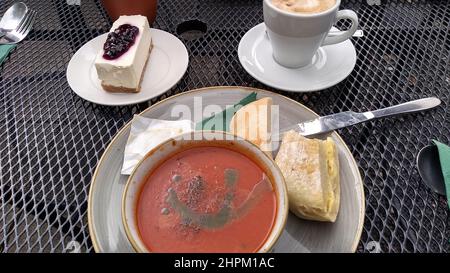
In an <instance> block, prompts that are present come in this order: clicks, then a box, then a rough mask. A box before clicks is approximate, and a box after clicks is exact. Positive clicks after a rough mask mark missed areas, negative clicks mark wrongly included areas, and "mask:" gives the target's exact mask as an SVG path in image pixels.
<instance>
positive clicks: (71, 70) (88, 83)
mask: <svg viewBox="0 0 450 273" xmlns="http://www.w3.org/2000/svg"><path fill="white" fill-rule="evenodd" d="M150 31H151V34H152V38H153V49H152V51H151V53H150V56H149V58H150V59H149V60H148V64H147V68H146V69H145V71H144V78H143V80H142V83H141V84H142V85H141V91H140V92H139V93H111V92H107V91H105V90H103V88H102V86H101V85H100V80H99V79H98V78H97V71H96V69H95V66H94V60H95V56H96V55H97V54H98V52H99V51H100V49H101V48H102V47H103V44H104V42H105V40H106V37H107V36H108V34H107V33H105V34H103V35H100V36H98V37H96V38H94V39H92V40H90V41H89V42H87V43H86V44H85V45H84V46H82V47H81V48H80V49H79V50H78V51H77V52H76V53H75V54H74V55H73V57H72V59H71V60H70V62H69V66H68V67H67V81H68V82H69V86H70V88H72V90H73V91H74V92H75V93H77V95H78V96H80V97H82V98H83V99H85V100H88V101H90V102H93V103H97V104H102V105H111V106H114V105H128V104H135V103H140V102H144V101H147V100H150V99H152V98H154V97H156V96H158V95H161V94H162V93H164V92H166V91H167V90H169V89H170V88H172V87H173V86H174V85H175V84H176V83H177V82H178V81H179V80H180V79H181V78H182V77H183V75H184V73H185V72H186V69H187V67H188V63H189V56H188V52H187V50H186V47H185V46H184V44H183V43H182V42H181V41H180V40H179V39H178V38H177V37H175V36H173V35H172V34H170V33H168V32H165V31H162V30H159V29H154V28H152V29H150Z"/></svg>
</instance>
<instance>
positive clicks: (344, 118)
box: [282, 97, 441, 136]
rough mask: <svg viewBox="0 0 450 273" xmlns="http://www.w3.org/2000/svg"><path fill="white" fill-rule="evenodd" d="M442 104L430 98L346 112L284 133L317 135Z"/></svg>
mask: <svg viewBox="0 0 450 273" xmlns="http://www.w3.org/2000/svg"><path fill="white" fill-rule="evenodd" d="M440 104H441V100H440V99H438V98H435V97H430V98H424V99H419V100H414V101H410V102H406V103H402V104H398V105H394V106H390V107H387V108H383V109H378V110H374V111H368V112H364V113H357V112H353V111H346V112H341V113H337V114H332V115H329V116H323V117H320V118H316V119H313V120H309V121H305V122H303V123H299V124H296V125H294V126H291V127H288V128H284V129H283V130H282V132H286V131H289V130H291V129H293V130H295V131H297V132H299V133H300V134H301V135H303V136H311V135H317V134H322V133H326V132H330V131H333V130H336V129H340V128H344V127H348V126H352V125H355V124H358V123H361V122H365V121H369V120H373V119H377V118H382V117H389V116H393V115H398V114H407V113H413V112H418V111H423V110H427V109H431V108H434V107H436V106H438V105H440Z"/></svg>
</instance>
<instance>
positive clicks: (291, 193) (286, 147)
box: [275, 130, 340, 222]
mask: <svg viewBox="0 0 450 273" xmlns="http://www.w3.org/2000/svg"><path fill="white" fill-rule="evenodd" d="M275 162H276V163H277V165H278V166H279V167H280V169H281V172H282V173H283V176H284V178H285V181H286V184H287V189H288V197H289V208H290V210H291V211H292V212H293V213H294V214H295V215H297V216H298V217H300V218H304V219H308V220H317V221H329V222H334V221H335V220H336V217H337V214H338V211H339V201H340V185H339V159H338V153H337V149H336V145H335V143H334V141H333V140H332V139H331V138H327V139H326V140H319V139H307V138H305V137H303V136H301V135H300V134H298V133H297V132H295V131H293V130H291V131H289V132H287V133H285V135H284V137H283V141H282V143H281V146H280V150H279V152H278V154H277V157H276V159H275Z"/></svg>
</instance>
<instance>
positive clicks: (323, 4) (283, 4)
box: [271, 0, 336, 14]
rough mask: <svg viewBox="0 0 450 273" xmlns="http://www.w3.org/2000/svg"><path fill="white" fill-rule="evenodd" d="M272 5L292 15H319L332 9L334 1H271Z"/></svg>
mask: <svg viewBox="0 0 450 273" xmlns="http://www.w3.org/2000/svg"><path fill="white" fill-rule="evenodd" d="M271 1H272V4H273V5H274V6H275V7H277V8H279V9H281V10H285V11H289V12H293V13H308V14H311V13H319V12H322V11H326V10H327V9H330V8H332V7H333V6H334V5H335V4H336V0H271Z"/></svg>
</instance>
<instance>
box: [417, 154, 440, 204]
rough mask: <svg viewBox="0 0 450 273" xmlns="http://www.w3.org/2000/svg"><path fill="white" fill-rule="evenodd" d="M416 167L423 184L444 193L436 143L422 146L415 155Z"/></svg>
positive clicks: (438, 192)
mask: <svg viewBox="0 0 450 273" xmlns="http://www.w3.org/2000/svg"><path fill="white" fill-rule="evenodd" d="M416 165H417V169H418V170H419V175H420V177H422V180H423V182H424V184H425V185H426V186H427V187H428V188H429V189H431V190H432V191H434V192H435V193H437V194H440V195H443V196H445V195H446V192H445V180H444V176H443V175H442V169H441V162H440V161H439V151H438V147H437V146H436V145H428V146H425V147H423V148H422V149H421V150H420V152H419V154H418V155H417V162H416Z"/></svg>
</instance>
